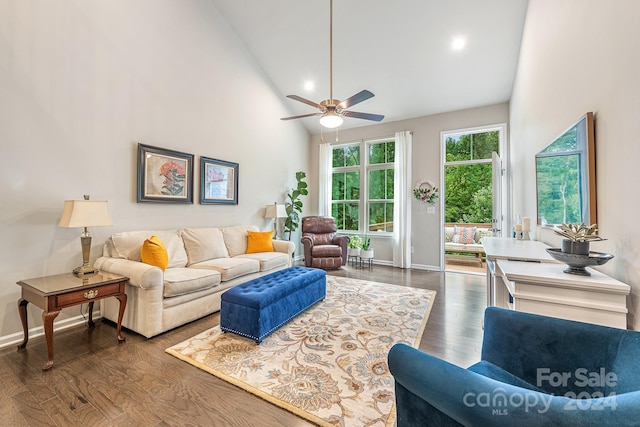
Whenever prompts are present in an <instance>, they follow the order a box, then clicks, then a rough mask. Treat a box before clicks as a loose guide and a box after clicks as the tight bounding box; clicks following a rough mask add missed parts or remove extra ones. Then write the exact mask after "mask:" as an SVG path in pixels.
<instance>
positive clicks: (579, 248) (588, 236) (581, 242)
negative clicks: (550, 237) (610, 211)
mask: <svg viewBox="0 0 640 427" xmlns="http://www.w3.org/2000/svg"><path fill="white" fill-rule="evenodd" d="M553 231H554V232H555V233H556V234H558V235H560V236H562V237H564V239H563V240H562V247H561V250H562V252H564V253H569V254H574V255H589V243H590V242H592V241H598V240H604V239H603V238H602V237H600V236H598V224H592V225H589V226H587V225H586V224H585V223H584V222H583V223H581V224H580V225H578V224H562V225H560V227H559V228H554V230H553Z"/></svg>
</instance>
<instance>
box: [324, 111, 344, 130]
mask: <svg viewBox="0 0 640 427" xmlns="http://www.w3.org/2000/svg"><path fill="white" fill-rule="evenodd" d="M343 122H344V120H343V119H342V117H340V116H339V115H337V114H336V113H334V112H333V111H329V112H327V113H325V114H323V115H322V117H320V124H321V125H322V126H324V127H326V128H329V129H333V128H337V127H338V126H340V125H341V124H342V123H343Z"/></svg>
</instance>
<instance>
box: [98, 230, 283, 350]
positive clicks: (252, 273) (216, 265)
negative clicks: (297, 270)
mask: <svg viewBox="0 0 640 427" xmlns="http://www.w3.org/2000/svg"><path fill="white" fill-rule="evenodd" d="M247 230H251V231H258V227H255V226H235V227H225V228H183V229H173V230H150V231H130V232H123V233H117V234H114V235H112V236H111V237H109V238H108V239H107V241H106V242H105V244H104V250H103V255H102V256H101V257H100V258H98V259H97V260H96V263H95V266H96V267H97V268H99V269H100V270H102V271H107V272H111V273H116V274H121V275H124V276H127V277H129V282H128V284H127V288H126V293H127V306H126V310H125V313H124V318H123V321H122V325H123V326H124V327H126V328H127V329H130V330H132V331H135V332H137V333H139V334H141V335H144V336H145V337H147V338H150V337H152V336H155V335H158V334H160V333H162V332H165V331H168V330H169V329H172V328H175V327H177V326H180V325H183V324H185V323H188V322H191V321H193V320H196V319H199V318H201V317H203V316H206V315H207V314H210V313H213V312H216V311H219V310H220V296H221V294H222V293H223V292H224V291H225V290H226V289H229V288H231V287H232V286H236V285H238V284H240V283H244V282H246V281H248V280H251V279H254V278H256V277H260V276H263V275H266V274H269V273H272V272H274V271H277V270H281V269H283V268H287V267H290V266H291V260H292V255H293V251H294V246H295V245H294V244H293V242H289V241H283V240H274V241H273V248H274V252H260V253H250V254H247V253H246V252H247V237H248V234H247ZM152 235H155V236H158V237H159V238H160V239H161V240H162V242H163V243H164V245H165V246H166V248H167V253H168V255H169V265H168V267H167V269H166V270H165V271H162V269H160V268H159V267H154V266H151V265H149V264H145V263H143V262H142V260H141V256H140V249H141V247H142V244H143V243H144V241H145V240H146V239H148V238H149V237H150V236H152ZM118 306H119V303H118V301H117V300H116V299H115V298H106V299H103V300H102V306H101V314H102V315H103V316H104V317H106V318H107V319H109V320H112V321H114V322H115V321H117V319H118Z"/></svg>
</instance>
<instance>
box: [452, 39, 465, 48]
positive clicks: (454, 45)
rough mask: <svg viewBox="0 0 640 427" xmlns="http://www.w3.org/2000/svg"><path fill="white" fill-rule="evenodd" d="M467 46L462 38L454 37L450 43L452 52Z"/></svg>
mask: <svg viewBox="0 0 640 427" xmlns="http://www.w3.org/2000/svg"><path fill="white" fill-rule="evenodd" d="M466 44H467V40H466V39H465V38H464V37H455V38H454V39H453V41H452V42H451V48H452V49H453V50H462V49H464V47H465V45H466Z"/></svg>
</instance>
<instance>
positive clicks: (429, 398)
mask: <svg viewBox="0 0 640 427" xmlns="http://www.w3.org/2000/svg"><path fill="white" fill-rule="evenodd" d="M388 361H389V370H390V372H391V374H392V375H393V376H394V379H395V382H396V410H397V425H398V427H406V426H423V425H427V424H426V423H427V422H428V421H433V420H438V421H439V424H438V425H455V426H457V425H460V424H462V425H467V426H470V425H478V426H511V425H522V426H553V425H580V426H583V425H584V426H600V425H633V422H635V421H634V420H637V419H639V418H638V417H640V405H637V403H634V402H633V400H634V399H637V398H638V397H640V392H633V393H626V394H620V395H617V396H614V397H612V398H611V397H610V398H609V400H606V399H607V398H605V399H581V400H573V399H569V398H567V397H564V396H554V395H550V394H546V393H540V392H537V391H533V390H528V389H524V388H520V387H515V386H512V385H510V384H507V383H502V382H500V381H496V380H493V379H491V378H487V377H484V376H482V375H480V374H476V373H475V372H471V371H468V370H466V369H463V368H460V367H459V366H455V365H453V364H451V363H448V362H446V361H444V360H441V359H439V358H437V357H434V356H432V355H430V354H427V353H424V352H422V351H420V350H417V349H415V348H412V347H409V346H407V345H405V344H396V345H394V346H393V347H392V348H391V350H390V351H389V356H388ZM458 423H459V424H458Z"/></svg>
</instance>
